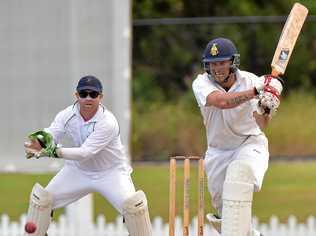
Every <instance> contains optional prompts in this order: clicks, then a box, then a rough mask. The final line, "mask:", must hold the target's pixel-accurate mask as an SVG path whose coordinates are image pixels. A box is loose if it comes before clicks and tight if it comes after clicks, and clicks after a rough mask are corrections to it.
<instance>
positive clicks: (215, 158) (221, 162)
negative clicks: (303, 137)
mask: <svg viewBox="0 0 316 236" xmlns="http://www.w3.org/2000/svg"><path fill="white" fill-rule="evenodd" d="M234 160H243V161H246V162H247V163H248V164H249V165H250V166H251V169H252V171H253V174H254V177H255V180H254V183H253V184H254V186H255V191H259V190H260V189H261V186H262V182H263V178H264V174H265V172H266V171H267V169H268V162H269V151H268V140H267V138H266V137H265V136H264V135H259V136H250V137H249V138H248V139H247V140H246V141H245V142H244V143H243V144H242V145H241V146H239V147H238V148H236V149H234V150H221V149H216V148H209V149H208V150H207V152H206V155H205V172H206V175H207V180H208V190H209V192H210V194H211V197H212V205H213V207H214V208H215V209H216V210H217V211H218V213H220V214H221V210H222V192H223V184H224V180H225V176H226V170H227V167H228V165H229V164H230V163H231V162H232V161H234Z"/></svg>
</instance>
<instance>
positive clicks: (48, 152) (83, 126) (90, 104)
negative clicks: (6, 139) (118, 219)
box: [25, 76, 152, 236]
mask: <svg viewBox="0 0 316 236" xmlns="http://www.w3.org/2000/svg"><path fill="white" fill-rule="evenodd" d="M75 96H76V99H77V101H76V102H75V104H73V105H71V106H69V107H67V108H66V109H64V110H62V111H61V112H59V113H58V114H57V116H56V117H55V120H54V121H53V122H52V124H51V125H50V126H49V127H48V128H46V129H44V130H40V131H36V132H34V133H32V134H31V135H29V136H28V138H29V141H28V142H26V143H25V151H26V156H27V158H33V157H34V158H41V157H45V156H46V157H50V158H63V159H65V164H64V166H63V168H62V169H61V170H60V171H59V172H58V173H57V175H56V176H55V177H53V179H52V180H51V181H50V182H49V184H48V185H47V186H46V187H45V188H44V187H42V186H41V185H40V184H38V183H36V184H35V185H34V187H33V189H32V192H31V196H30V205H29V210H28V215H27V222H32V224H35V225H36V231H35V232H34V233H29V232H26V233H25V235H32V236H44V235H47V234H46V233H47V230H48V227H49V224H50V221H51V213H52V210H54V209H56V208H60V207H64V206H66V205H68V204H70V203H72V202H74V201H77V200H78V199H80V198H82V197H84V196H85V195H87V194H89V193H91V192H98V193H100V194H101V195H102V196H103V197H104V198H105V199H107V200H108V201H109V202H110V203H111V205H112V206H113V207H114V208H115V209H116V210H117V211H118V212H119V213H120V214H122V215H123V217H124V219H125V224H126V227H127V229H128V232H129V235H130V236H151V235H152V229H151V223H150V218H149V213H148V206H147V200H146V196H145V194H144V192H143V191H135V188H134V184H133V182H132V179H131V176H130V175H131V172H132V168H131V166H130V164H129V163H128V160H127V156H126V154H125V152H124V148H123V145H122V143H121V139H120V129H119V125H118V122H117V120H116V118H115V117H114V115H113V114H112V113H111V112H110V111H109V110H108V109H107V108H106V107H105V106H104V105H102V103H101V100H102V97H103V95H102V84H101V82H100V81H99V80H98V79H97V78H96V77H94V76H85V77H83V78H81V79H80V80H79V82H78V85H77V89H76V92H75ZM65 135H67V136H68V137H70V138H71V140H72V141H73V147H69V148H68V147H67V148H66V147H61V146H59V145H58V144H59V143H60V141H61V139H62V138H63V137H64V136H65ZM26 228H27V227H26Z"/></svg>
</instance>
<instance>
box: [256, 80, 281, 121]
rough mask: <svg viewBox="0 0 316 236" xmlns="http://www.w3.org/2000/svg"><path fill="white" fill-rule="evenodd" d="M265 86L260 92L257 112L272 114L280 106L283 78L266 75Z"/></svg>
mask: <svg viewBox="0 0 316 236" xmlns="http://www.w3.org/2000/svg"><path fill="white" fill-rule="evenodd" d="M262 77H263V78H264V80H265V86H264V88H263V89H262V90H261V91H260V92H259V94H258V98H259V101H258V107H257V112H258V114H260V115H264V114H266V115H272V114H274V113H275V112H276V111H277V109H278V107H279V106H280V96H281V93H282V90H283V80H282V79H281V78H278V77H274V76H272V75H264V76H261V77H260V78H262Z"/></svg>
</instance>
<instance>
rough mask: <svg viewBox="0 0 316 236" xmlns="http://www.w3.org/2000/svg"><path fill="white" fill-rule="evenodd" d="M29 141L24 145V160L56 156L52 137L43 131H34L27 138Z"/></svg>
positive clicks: (55, 147)
mask: <svg viewBox="0 0 316 236" xmlns="http://www.w3.org/2000/svg"><path fill="white" fill-rule="evenodd" d="M28 138H29V141H27V142H25V143H24V147H25V153H26V158H28V159H29V158H32V157H35V158H40V157H44V156H46V157H53V158H58V156H57V152H56V150H57V146H56V144H55V142H54V139H53V136H52V135H51V134H50V133H47V132H45V131H43V130H40V131H36V132H34V133H32V134H30V135H29V136H28Z"/></svg>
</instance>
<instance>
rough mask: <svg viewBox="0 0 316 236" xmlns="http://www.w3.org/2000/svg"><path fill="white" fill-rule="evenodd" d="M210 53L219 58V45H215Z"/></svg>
mask: <svg viewBox="0 0 316 236" xmlns="http://www.w3.org/2000/svg"><path fill="white" fill-rule="evenodd" d="M210 53H211V55H212V56H217V55H218V48H217V44H216V43H213V45H212V47H211V51H210Z"/></svg>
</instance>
